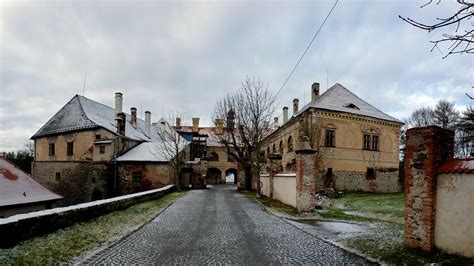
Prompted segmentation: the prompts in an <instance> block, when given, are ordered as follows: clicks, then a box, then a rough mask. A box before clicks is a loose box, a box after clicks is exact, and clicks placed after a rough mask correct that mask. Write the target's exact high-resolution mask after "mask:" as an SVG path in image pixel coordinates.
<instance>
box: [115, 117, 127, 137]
mask: <svg viewBox="0 0 474 266" xmlns="http://www.w3.org/2000/svg"><path fill="white" fill-rule="evenodd" d="M126 118H127V116H126V115H125V113H118V114H117V117H116V118H115V120H116V121H117V133H119V134H120V135H125V119H126Z"/></svg>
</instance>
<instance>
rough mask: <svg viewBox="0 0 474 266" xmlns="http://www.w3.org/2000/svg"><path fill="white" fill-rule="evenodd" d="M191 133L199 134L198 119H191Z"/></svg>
mask: <svg viewBox="0 0 474 266" xmlns="http://www.w3.org/2000/svg"><path fill="white" fill-rule="evenodd" d="M193 132H194V133H197V132H199V117H193Z"/></svg>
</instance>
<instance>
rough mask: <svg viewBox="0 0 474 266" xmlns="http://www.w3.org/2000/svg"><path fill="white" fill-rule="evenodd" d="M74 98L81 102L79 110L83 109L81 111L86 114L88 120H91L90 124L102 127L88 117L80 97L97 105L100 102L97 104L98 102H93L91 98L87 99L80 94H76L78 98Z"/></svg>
mask: <svg viewBox="0 0 474 266" xmlns="http://www.w3.org/2000/svg"><path fill="white" fill-rule="evenodd" d="M74 97H77V100H78V101H79V108H81V111H82V113H83V114H84V116H85V117H87V120H89V121H90V122H92V124H94V125H96V126H99V127H101V126H100V125H97V123H96V122H94V121H92V119H90V118H89V116H88V115H87V112H86V111H84V107H83V106H82V101H81V98H80V97H82V98H84V99H87V100H89V101H93V102H95V103H99V102H96V101H94V100H91V99H89V98H87V97H85V96H81V95H79V94H76V96H74Z"/></svg>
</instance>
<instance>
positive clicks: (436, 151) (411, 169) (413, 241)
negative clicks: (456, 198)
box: [404, 126, 454, 252]
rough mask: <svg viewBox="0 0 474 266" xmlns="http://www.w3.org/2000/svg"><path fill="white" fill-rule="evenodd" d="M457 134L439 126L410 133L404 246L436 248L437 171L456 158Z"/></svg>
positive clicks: (427, 250)
mask: <svg viewBox="0 0 474 266" xmlns="http://www.w3.org/2000/svg"><path fill="white" fill-rule="evenodd" d="M453 143H454V132H453V131H451V130H447V129H442V128H440V127H437V126H426V127H417V128H412V129H409V130H408V131H407V133H406V147H405V165H404V168H405V169H404V170H405V246H406V247H407V248H412V249H418V250H422V251H425V252H429V251H431V250H432V249H433V246H434V229H435V228H434V227H435V210H436V178H437V175H438V167H439V166H440V165H441V164H442V162H443V161H444V160H446V159H447V158H450V157H452V156H453V153H454V145H453Z"/></svg>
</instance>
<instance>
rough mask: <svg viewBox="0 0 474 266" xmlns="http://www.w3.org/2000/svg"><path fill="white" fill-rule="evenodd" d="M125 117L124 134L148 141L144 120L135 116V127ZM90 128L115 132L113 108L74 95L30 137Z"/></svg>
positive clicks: (128, 117) (131, 137)
mask: <svg viewBox="0 0 474 266" xmlns="http://www.w3.org/2000/svg"><path fill="white" fill-rule="evenodd" d="M126 117H127V119H126V125H125V136H126V137H127V138H130V139H134V140H138V141H149V140H150V138H148V137H147V136H146V135H145V121H143V120H141V119H138V118H137V127H136V128H135V127H133V126H132V123H131V122H130V120H131V117H130V115H129V114H126ZM92 128H105V129H107V130H109V131H110V132H112V133H114V134H116V132H117V127H116V122H115V109H113V108H111V107H109V106H107V105H104V104H101V103H98V102H96V101H93V100H91V99H88V98H86V97H84V96H80V95H76V96H74V97H73V98H72V99H71V100H70V101H69V102H68V103H67V104H66V105H64V106H63V108H61V110H59V111H58V112H57V113H56V114H55V115H54V116H53V117H52V118H51V119H50V120H49V121H48V122H46V124H45V125H44V126H43V127H41V128H40V129H39V130H38V132H36V133H35V134H34V135H33V136H32V137H31V138H32V139H35V138H38V137H43V136H48V135H53V134H60V133H66V132H72V131H77V130H83V129H92Z"/></svg>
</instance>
